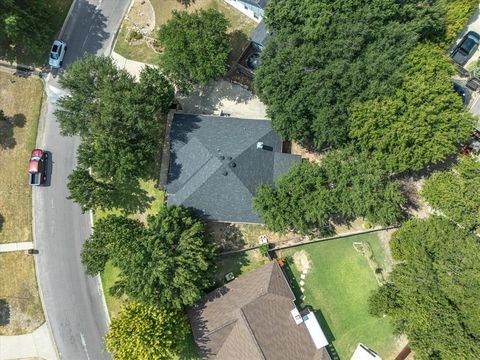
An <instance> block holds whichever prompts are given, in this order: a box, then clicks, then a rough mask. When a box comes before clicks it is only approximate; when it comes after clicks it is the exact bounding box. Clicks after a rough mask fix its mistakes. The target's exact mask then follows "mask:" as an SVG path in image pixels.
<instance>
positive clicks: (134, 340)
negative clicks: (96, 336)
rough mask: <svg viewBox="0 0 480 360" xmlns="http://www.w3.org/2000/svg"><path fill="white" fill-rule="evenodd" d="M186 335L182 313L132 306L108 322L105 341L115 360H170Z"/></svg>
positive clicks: (186, 327)
mask: <svg viewBox="0 0 480 360" xmlns="http://www.w3.org/2000/svg"><path fill="white" fill-rule="evenodd" d="M188 332H189V324H188V321H187V318H186V316H185V314H184V313H182V312H179V311H166V310H163V309H159V308H157V307H155V306H151V305H144V304H141V303H138V302H133V303H129V304H127V305H124V306H123V307H122V309H121V310H120V313H119V315H118V316H117V317H115V318H114V319H113V320H112V323H111V324H110V329H109V331H108V333H107V335H106V337H105V340H106V347H107V350H108V351H109V352H111V353H112V355H113V356H114V357H115V359H118V360H170V359H174V358H175V357H176V356H177V355H178V353H179V351H180V350H181V346H182V344H183V341H184V340H185V338H186V337H187V335H188Z"/></svg>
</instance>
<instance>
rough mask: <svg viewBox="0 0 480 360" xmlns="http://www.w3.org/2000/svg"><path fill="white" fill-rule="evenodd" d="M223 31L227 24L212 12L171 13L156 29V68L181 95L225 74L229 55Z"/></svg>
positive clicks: (220, 15)
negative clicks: (158, 51)
mask: <svg viewBox="0 0 480 360" xmlns="http://www.w3.org/2000/svg"><path fill="white" fill-rule="evenodd" d="M227 28H228V20H227V19H226V18H225V16H224V15H223V14H222V13H220V12H219V11H217V10H215V9H208V10H199V11H198V10H197V11H195V12H193V13H188V12H186V11H182V12H178V11H174V12H173V13H172V18H171V19H170V20H169V21H168V22H167V23H166V24H164V25H162V26H161V27H160V29H159V31H158V39H159V40H160V43H161V45H162V46H163V53H162V55H161V57H160V66H161V68H162V70H163V71H164V72H165V73H166V74H167V75H168V76H169V77H170V78H171V79H172V80H173V81H174V82H175V85H177V86H178V87H179V88H180V89H181V90H182V91H189V90H191V89H192V86H193V85H194V84H198V83H200V84H204V83H206V82H207V81H209V80H211V79H215V78H218V77H220V76H222V75H223V74H224V73H225V72H226V71H227V59H228V54H229V53H230V51H231V46H230V42H229V36H228V34H227Z"/></svg>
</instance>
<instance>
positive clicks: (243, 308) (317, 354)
mask: <svg viewBox="0 0 480 360" xmlns="http://www.w3.org/2000/svg"><path fill="white" fill-rule="evenodd" d="M294 299H295V297H294V295H293V293H292V291H291V289H290V287H289V285H288V284H287V281H286V279H285V277H284V275H283V273H282V270H281V269H280V267H279V266H278V264H277V262H276V261H272V262H271V263H269V264H267V265H264V266H263V267H261V268H259V269H256V270H254V271H252V272H250V273H248V274H246V275H243V276H241V277H239V278H237V279H235V280H234V281H232V282H230V283H228V284H227V285H225V286H223V287H221V288H219V289H217V290H215V291H213V292H211V293H210V294H208V295H206V296H205V297H204V298H203V299H202V300H201V301H200V302H199V303H198V304H197V305H195V306H194V307H193V308H192V309H190V311H189V314H188V315H189V318H190V323H191V325H192V330H193V335H194V337H195V341H196V342H197V344H198V346H199V349H200V353H201V356H202V357H203V358H204V359H217V360H237V359H238V360H246V359H248V360H256V359H259V360H270V359H271V360H291V359H295V360H330V357H329V355H328V352H327V351H326V349H325V348H322V349H320V350H317V349H316V347H315V345H314V343H313V341H312V339H311V337H310V335H309V333H308V330H307V328H306V326H305V324H303V323H302V324H300V325H296V324H295V320H294V319H293V317H292V316H291V314H290V311H291V310H292V309H293V308H294V307H295V304H294V303H293V300H294Z"/></svg>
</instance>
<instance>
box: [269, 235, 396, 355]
mask: <svg viewBox="0 0 480 360" xmlns="http://www.w3.org/2000/svg"><path fill="white" fill-rule="evenodd" d="M359 241H367V242H368V243H369V244H370V247H371V248H372V250H373V252H374V256H375V257H376V259H377V261H378V263H379V266H381V267H382V266H383V259H384V255H383V254H382V253H381V252H382V251H381V247H380V244H379V240H378V238H377V236H376V235H375V234H367V235H358V236H352V237H348V238H342V239H336V240H331V241H326V242H321V243H316V244H310V245H304V246H299V247H295V248H291V249H287V250H284V251H281V252H280V253H279V254H278V256H281V257H284V258H287V259H288V260H289V261H288V264H289V265H288V267H287V272H289V273H290V274H291V276H293V277H294V278H295V279H296V282H297V284H298V283H299V282H300V272H299V271H298V269H297V268H296V267H295V265H294V264H293V261H291V257H292V256H293V255H294V254H295V253H296V252H298V251H302V250H304V251H306V252H307V254H308V257H309V260H310V271H309V272H308V273H307V275H306V278H305V285H304V288H305V301H304V302H305V304H306V305H311V306H312V307H313V308H314V310H315V313H316V315H317V318H318V320H319V322H320V323H321V325H322V328H323V330H324V332H325V334H326V335H327V337H329V340H333V342H332V343H333V346H334V348H335V350H336V352H337V354H338V355H339V357H340V359H342V360H343V359H350V357H351V356H352V354H353V351H354V350H355V347H356V345H357V343H358V342H362V343H363V344H365V345H367V346H368V347H370V348H371V349H373V350H374V351H376V352H378V353H379V355H380V356H381V357H382V358H383V359H388V358H390V357H392V355H394V354H392V352H394V351H395V341H396V338H395V337H394V335H393V328H392V326H391V325H390V323H389V321H388V319H386V318H375V317H372V316H370V315H369V314H368V311H367V299H368V297H369V295H370V294H371V292H372V291H373V290H375V289H376V288H377V287H378V284H377V282H376V280H375V275H374V272H373V270H372V269H371V268H370V266H369V265H368V262H367V259H366V258H365V257H364V256H363V255H362V254H360V253H359V252H357V251H356V250H355V249H354V247H353V243H354V242H359ZM295 290H296V293H297V294H298V293H299V289H298V285H297V286H296V289H295ZM297 297H298V296H297ZM299 302H301V301H299Z"/></svg>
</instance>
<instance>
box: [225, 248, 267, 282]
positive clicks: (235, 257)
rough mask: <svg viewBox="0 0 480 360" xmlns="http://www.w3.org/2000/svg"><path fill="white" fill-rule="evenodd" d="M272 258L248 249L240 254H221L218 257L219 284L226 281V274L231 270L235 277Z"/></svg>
mask: <svg viewBox="0 0 480 360" xmlns="http://www.w3.org/2000/svg"><path fill="white" fill-rule="evenodd" d="M269 261H270V260H268V258H267V257H265V256H262V255H261V254H260V252H259V251H258V250H257V249H255V250H248V251H244V252H242V253H238V254H231V255H226V256H219V257H218V258H217V266H218V269H217V276H216V280H217V282H218V283H219V284H223V283H224V282H225V279H224V277H225V275H226V274H228V273H229V272H233V275H235V277H238V276H240V275H241V274H244V273H247V272H250V271H252V270H255V269H257V268H259V267H260V266H262V265H265V264H266V263H268V262H269Z"/></svg>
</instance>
